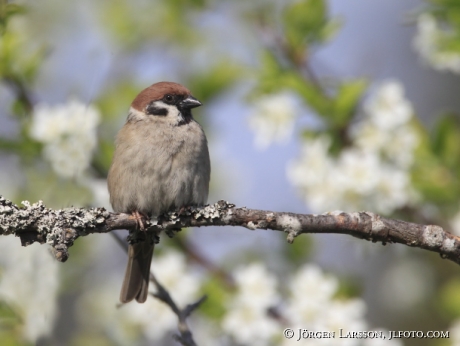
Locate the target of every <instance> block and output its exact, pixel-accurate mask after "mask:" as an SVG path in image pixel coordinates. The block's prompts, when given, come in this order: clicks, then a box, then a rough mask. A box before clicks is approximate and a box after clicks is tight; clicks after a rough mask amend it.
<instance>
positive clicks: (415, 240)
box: [0, 197, 460, 264]
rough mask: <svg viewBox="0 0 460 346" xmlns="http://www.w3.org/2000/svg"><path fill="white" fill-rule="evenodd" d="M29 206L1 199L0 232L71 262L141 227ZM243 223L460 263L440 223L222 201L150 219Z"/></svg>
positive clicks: (457, 246)
mask: <svg viewBox="0 0 460 346" xmlns="http://www.w3.org/2000/svg"><path fill="white" fill-rule="evenodd" d="M23 205H24V206H25V207H24V208H18V207H17V206H16V205H14V204H13V203H11V202H10V201H8V200H6V199H5V198H3V197H0V235H8V234H15V235H16V236H18V237H20V238H21V242H22V244H23V245H24V246H26V245H29V244H32V243H33V242H39V243H45V242H46V243H48V244H51V245H52V246H53V247H54V249H55V254H56V258H57V259H58V260H60V261H63V262H64V261H65V260H67V258H68V256H69V254H68V248H69V247H70V246H72V245H73V242H74V241H75V240H76V239H77V238H78V237H81V236H87V235H88V234H91V233H106V232H110V231H113V230H116V229H128V230H132V231H134V230H135V229H136V220H135V219H133V218H132V216H131V215H128V214H115V213H110V212H108V211H107V210H105V209H104V208H92V209H84V208H66V209H59V210H53V209H48V208H46V207H45V206H44V205H43V203H42V202H41V201H40V202H38V203H34V204H32V205H31V204H30V203H29V202H27V201H26V202H23ZM204 226H242V227H246V228H248V229H251V230H255V229H271V230H276V231H283V232H286V233H287V240H288V242H290V243H292V242H293V241H294V239H295V237H297V236H299V235H300V234H303V233H338V234H348V235H351V236H353V237H356V238H360V239H365V240H370V241H372V242H381V243H382V244H387V243H400V244H404V245H407V246H411V247H418V248H421V249H425V250H429V251H433V252H437V253H439V254H440V255H441V257H442V258H447V259H449V260H451V261H453V262H455V263H457V264H460V238H459V237H457V236H455V235H453V234H451V233H449V232H447V231H444V230H443V229H442V227H440V226H435V225H421V224H416V223H411V222H405V221H401V220H394V219H388V218H385V217H381V216H379V215H377V214H374V213H372V212H368V211H362V212H354V213H345V212H341V211H336V212H329V213H325V214H321V215H312V214H294V213H288V212H274V211H267V210H256V209H247V208H236V207H235V206H234V205H233V204H231V203H228V202H225V201H219V202H217V203H215V204H212V205H207V206H204V207H199V208H195V207H193V208H188V209H186V210H185V211H183V212H182V213H181V214H180V215H178V213H177V212H169V213H167V214H164V215H161V216H160V217H159V218H158V220H154V221H152V222H151V223H150V227H149V229H148V231H149V232H155V233H158V232H161V231H165V232H167V233H168V234H173V233H171V232H173V231H174V230H177V229H179V228H186V227H204Z"/></svg>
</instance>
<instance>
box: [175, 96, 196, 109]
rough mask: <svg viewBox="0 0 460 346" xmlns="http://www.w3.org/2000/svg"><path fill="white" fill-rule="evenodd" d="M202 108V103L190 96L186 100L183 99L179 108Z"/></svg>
mask: <svg viewBox="0 0 460 346" xmlns="http://www.w3.org/2000/svg"><path fill="white" fill-rule="evenodd" d="M200 106H201V102H200V101H198V100H197V99H196V98H194V97H193V96H191V95H190V96H188V97H187V98H186V99H183V100H182V101H181V102H180V103H179V107H180V108H184V109H192V108H195V107H200Z"/></svg>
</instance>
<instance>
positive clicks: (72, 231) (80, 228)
mask: <svg viewBox="0 0 460 346" xmlns="http://www.w3.org/2000/svg"><path fill="white" fill-rule="evenodd" d="M22 205H23V207H22V208H19V207H18V206H17V205H15V204H13V203H12V202H11V201H9V200H7V199H6V198H4V197H2V196H0V234H4V235H7V234H15V235H16V236H18V237H20V238H21V240H23V239H22V238H23V237H25V235H26V234H27V233H30V232H36V234H38V235H39V237H36V238H33V237H29V238H28V240H27V241H23V245H30V244H32V243H33V242H34V241H40V242H46V243H48V244H50V245H51V246H53V247H54V249H55V251H56V252H55V255H56V258H57V259H59V260H61V261H65V260H66V259H67V257H68V254H67V247H68V246H71V245H72V244H73V242H74V241H75V239H76V238H78V236H79V235H85V234H87V231H88V230H91V229H95V228H96V227H98V226H99V225H100V224H102V223H104V222H105V220H106V219H107V218H108V217H109V216H110V213H109V212H107V211H106V210H105V209H104V208H92V209H89V210H85V209H79V208H66V209H58V210H52V209H48V208H46V206H45V205H44V204H43V202H42V201H38V202H36V203H33V204H31V203H30V202H28V201H23V202H22ZM64 252H65V253H66V254H64Z"/></svg>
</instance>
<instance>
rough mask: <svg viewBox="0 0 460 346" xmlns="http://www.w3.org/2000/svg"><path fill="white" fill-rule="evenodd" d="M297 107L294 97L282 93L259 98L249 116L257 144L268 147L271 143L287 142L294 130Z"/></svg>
mask: <svg viewBox="0 0 460 346" xmlns="http://www.w3.org/2000/svg"><path fill="white" fill-rule="evenodd" d="M295 115H296V109H295V105H294V102H293V100H292V97H291V96H290V95H289V94H286V93H282V94H276V95H268V96H264V97H262V98H260V99H258V100H257V101H256V103H255V107H254V110H253V112H252V114H251V115H250V117H249V127H250V129H251V130H252V131H253V132H254V134H255V138H254V143H255V146H256V147H257V148H259V149H266V148H267V147H268V146H269V145H270V144H271V143H274V142H277V143H285V142H286V141H287V140H289V138H290V137H291V135H292V132H293V130H294V121H295Z"/></svg>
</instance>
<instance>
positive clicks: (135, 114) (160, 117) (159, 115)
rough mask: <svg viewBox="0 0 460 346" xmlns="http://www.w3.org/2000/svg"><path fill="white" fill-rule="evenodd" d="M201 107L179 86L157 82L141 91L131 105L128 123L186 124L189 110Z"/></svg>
mask: <svg viewBox="0 0 460 346" xmlns="http://www.w3.org/2000/svg"><path fill="white" fill-rule="evenodd" d="M199 106H201V102H200V101H198V100H197V99H196V98H194V97H193V96H192V95H191V93H190V90H188V89H187V88H186V87H184V86H183V85H181V84H178V83H173V82H159V83H155V84H153V85H151V86H149V87H148V88H146V89H144V90H142V91H141V92H140V93H139V95H137V96H136V98H135V99H134V101H133V102H132V103H131V108H130V112H129V116H128V121H142V120H150V121H155V122H162V123H168V124H170V125H173V126H179V125H184V124H188V123H189V122H190V121H191V120H192V112H191V109H192V108H195V107H199Z"/></svg>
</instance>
